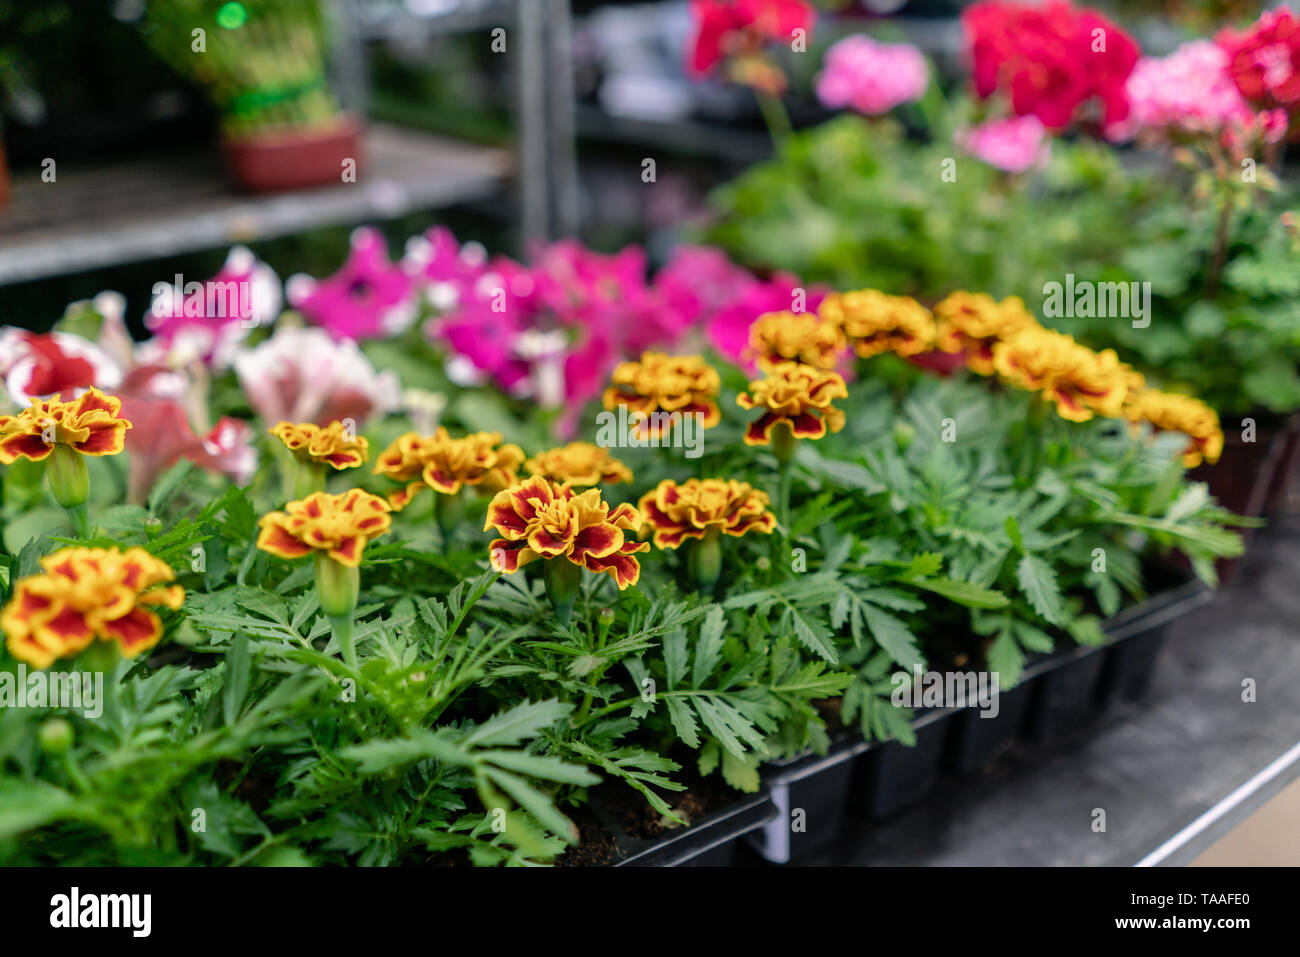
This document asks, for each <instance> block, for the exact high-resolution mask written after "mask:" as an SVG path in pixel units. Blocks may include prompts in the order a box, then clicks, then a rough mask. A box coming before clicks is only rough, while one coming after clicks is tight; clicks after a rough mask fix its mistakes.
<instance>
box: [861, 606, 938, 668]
mask: <svg viewBox="0 0 1300 957" xmlns="http://www.w3.org/2000/svg"><path fill="white" fill-rule="evenodd" d="M862 613H863V615H864V616H865V617H866V620H867V628H868V629H869V630H870V631H871V637H872V638H874V639H875V640H876V644H878V645H879V646H880V647H881V650H883V651H884V652H885V653H886V654H888V655H889V657H890V658H892V659H893V660H894V661H896V662H897V663H898V664H900V665H902V666H903V667H904V668H906V669H908V670H909V671H910V670H911V669H912V668H913V667H914V666H916V665H924V664H925V658H924V657H923V656H922V655H921V649H920V648H919V647H918V646H917V643H916V636H915V635H913V634H912V632H911V630H910V629H909V628H908V627H907V625H905V624H903V622H901V621H900V620H899V619H897V618H895V617H894V616H893V615H891V614H889V612H887V611H882V610H881V609H879V608H877V607H876V606H875V605H868V604H864V605H863V606H862Z"/></svg>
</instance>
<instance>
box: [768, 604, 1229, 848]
mask: <svg viewBox="0 0 1300 957" xmlns="http://www.w3.org/2000/svg"><path fill="white" fill-rule="evenodd" d="M1212 597H1213V592H1212V591H1211V590H1210V589H1209V588H1208V587H1206V586H1205V585H1204V584H1202V583H1201V582H1200V581H1190V582H1185V583H1183V584H1179V585H1177V586H1175V587H1173V588H1170V589H1168V590H1166V591H1163V592H1160V593H1158V594H1156V595H1154V596H1152V597H1151V598H1149V599H1147V600H1146V601H1144V602H1142V603H1140V604H1138V605H1135V606H1134V607H1132V608H1129V609H1127V610H1126V611H1124V612H1122V613H1120V614H1119V615H1116V616H1115V617H1114V618H1112V619H1109V620H1108V621H1107V622H1106V623H1105V624H1104V625H1103V630H1104V631H1105V632H1106V634H1107V636H1108V638H1109V640H1108V641H1107V642H1106V643H1105V644H1101V645H1096V646H1092V647H1075V648H1070V649H1068V650H1065V651H1061V652H1057V653H1055V654H1051V655H1046V656H1044V657H1042V658H1040V659H1038V660H1037V661H1035V662H1033V663H1031V664H1030V665H1029V667H1027V668H1026V669H1025V672H1024V674H1023V675H1022V678H1021V681H1020V683H1019V684H1017V685H1016V686H1015V687H1014V688H1010V689H1007V690H1005V691H1002V692H1000V693H999V696H998V702H999V707H998V714H997V715H996V716H995V717H991V718H985V717H981V716H980V714H981V712H980V708H979V706H978V705H977V704H974V703H972V704H970V705H967V706H964V707H952V708H944V709H935V710H932V711H928V712H924V713H922V714H920V715H918V716H917V718H916V719H915V720H914V722H913V726H914V727H915V729H916V735H917V741H916V744H915V745H914V746H913V747H910V748H909V747H904V746H903V745H901V744H899V743H898V742H897V741H886V742H865V741H863V740H861V739H860V738H858V737H857V735H856V733H854V732H845V733H843V734H841V735H839V736H837V737H836V738H835V739H834V741H833V743H832V746H831V749H830V751H829V753H827V754H826V755H817V754H804V755H800V756H797V757H794V758H790V759H787V760H784V761H777V762H772V763H771V764H769V765H768V766H767V767H766V770H765V771H764V776H763V780H764V786H765V788H766V789H767V793H768V794H769V795H770V797H771V802H772V805H773V807H774V811H773V816H772V818H771V819H770V820H769V822H768V823H767V824H766V825H765V826H764V827H763V828H762V829H761V830H757V829H755V830H754V831H753V832H752V833H751V834H750V835H749V837H748V838H747V839H746V840H747V842H748V843H750V844H751V845H752V846H753V847H754V848H755V850H757V851H758V852H759V853H760V854H761V855H762V856H763V857H764V858H765V859H767V860H769V861H772V862H774V863H782V864H784V863H790V862H797V861H798V860H799V859H800V858H802V857H805V856H807V855H810V854H813V853H815V852H816V851H819V850H822V849H824V848H825V847H827V846H828V845H829V844H831V843H832V842H833V841H834V840H835V839H836V838H837V837H838V835H839V832H840V827H841V822H842V820H843V816H844V812H845V809H846V808H847V807H849V806H852V807H853V808H854V809H855V810H856V811H857V812H859V813H860V814H863V815H865V816H867V817H869V818H873V819H882V818H887V817H890V816H891V815H894V814H896V813H898V812H899V811H902V810H904V809H905V808H907V807H909V806H911V805H913V804H915V803H917V802H918V801H920V800H921V799H922V798H924V796H925V795H926V793H927V792H928V791H929V790H930V789H931V787H933V785H934V784H935V782H936V781H937V780H938V778H939V775H940V773H941V772H942V770H943V769H944V768H945V767H946V768H948V769H951V770H954V771H957V772H958V773H964V774H968V773H971V772H973V771H975V770H978V769H979V768H981V767H984V766H986V765H987V764H988V763H990V762H991V761H992V760H993V759H994V758H996V757H997V755H998V754H999V753H1001V752H1002V751H1003V750H1005V749H1006V748H1007V747H1009V746H1010V745H1011V744H1012V743H1014V742H1015V741H1016V740H1018V739H1020V738H1021V737H1029V738H1031V739H1033V740H1038V741H1043V740H1048V739H1051V738H1054V737H1056V736H1058V735H1060V734H1064V733H1068V732H1069V731H1072V730H1075V729H1078V728H1079V727H1081V726H1082V725H1083V724H1084V723H1086V721H1087V720H1088V719H1089V718H1090V717H1092V716H1093V715H1094V714H1095V712H1096V711H1098V710H1099V709H1100V708H1103V707H1108V706H1109V705H1111V704H1113V703H1114V702H1116V701H1119V700H1123V699H1131V698H1134V697H1136V696H1138V695H1140V694H1141V693H1142V691H1144V690H1145V688H1146V686H1147V684H1149V682H1150V677H1151V672H1152V669H1153V668H1154V666H1155V662H1156V658H1157V655H1158V653H1159V651H1160V648H1161V646H1162V645H1163V643H1164V640H1165V637H1166V635H1167V633H1168V630H1169V627H1170V625H1172V624H1173V622H1174V621H1176V620H1177V619H1179V618H1181V617H1183V616H1185V615H1187V614H1189V613H1191V612H1192V611H1194V610H1195V609H1196V608H1198V607H1200V606H1201V605H1203V604H1205V603H1206V602H1208V601H1210V600H1211V598H1212ZM799 812H802V813H799Z"/></svg>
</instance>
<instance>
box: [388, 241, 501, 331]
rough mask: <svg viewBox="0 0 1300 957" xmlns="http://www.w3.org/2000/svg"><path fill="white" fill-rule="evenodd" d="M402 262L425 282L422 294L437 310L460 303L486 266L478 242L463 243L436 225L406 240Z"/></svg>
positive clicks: (447, 308)
mask: <svg viewBox="0 0 1300 957" xmlns="http://www.w3.org/2000/svg"><path fill="white" fill-rule="evenodd" d="M402 266H403V268H404V269H405V270H406V272H407V273H408V274H410V275H412V276H414V277H415V278H416V280H417V281H418V282H420V283H422V284H423V285H424V294H425V298H426V299H427V300H428V301H429V304H430V305H432V306H433V307H434V308H435V309H437V310H438V311H439V312H447V311H448V310H450V309H453V308H455V307H456V306H457V305H459V303H460V301H461V300H462V299H463V298H464V297H465V295H466V294H467V292H468V291H469V290H471V289H472V288H473V287H474V285H475V284H476V283H477V282H478V279H479V277H480V276H482V275H483V273H484V272H485V271H487V269H488V268H489V264H488V258H487V252H486V251H485V250H484V249H483V247H482V246H481V245H479V244H478V243H466V244H465V245H463V246H462V245H461V244H460V243H458V242H457V241H456V237H455V236H453V235H452V233H451V230H450V229H448V228H447V227H445V226H435V227H433V228H432V229H430V230H429V231H428V232H426V233H425V234H424V235H423V236H417V237H415V238H413V239H411V240H410V241H409V242H407V244H406V256H405V257H404V258H403V260H402Z"/></svg>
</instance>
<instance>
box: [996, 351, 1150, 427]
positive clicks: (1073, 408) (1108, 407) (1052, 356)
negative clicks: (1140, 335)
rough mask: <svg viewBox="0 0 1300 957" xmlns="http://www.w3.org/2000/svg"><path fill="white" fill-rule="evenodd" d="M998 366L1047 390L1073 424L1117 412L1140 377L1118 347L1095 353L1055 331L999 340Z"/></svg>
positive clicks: (1018, 381)
mask: <svg viewBox="0 0 1300 957" xmlns="http://www.w3.org/2000/svg"><path fill="white" fill-rule="evenodd" d="M993 366H994V368H995V369H996V370H997V372H998V375H1000V376H1001V377H1002V378H1003V379H1005V380H1006V381H1008V382H1010V383H1011V384H1012V385H1014V386H1017V387H1018V388H1021V389H1027V390H1029V391H1034V392H1042V394H1043V397H1044V398H1046V399H1047V400H1048V401H1050V402H1051V403H1053V404H1054V405H1055V406H1056V412H1057V414H1058V415H1060V416H1061V418H1063V419H1069V420H1070V421H1071V422H1086V421H1087V420H1088V419H1091V418H1092V417H1093V415H1094V414H1097V415H1104V416H1111V417H1114V416H1118V415H1119V414H1120V413H1121V411H1122V410H1123V407H1124V402H1125V400H1126V399H1127V398H1128V395H1129V389H1130V387H1131V386H1132V384H1133V383H1134V381H1135V380H1134V378H1133V376H1134V372H1133V370H1132V369H1131V368H1130V367H1129V366H1127V365H1125V364H1124V363H1123V362H1120V361H1119V357H1118V356H1116V355H1115V351H1114V350H1113V349H1106V350H1104V351H1103V352H1093V351H1092V350H1091V349H1089V348H1088V347H1087V346H1081V345H1079V343H1077V342H1075V341H1074V338H1073V337H1072V336H1067V335H1065V334H1063V333H1060V332H1053V331H1052V330H1050V329H1029V330H1026V331H1024V332H1021V333H1020V334H1019V335H1016V336H1013V337H1012V338H1010V339H1007V340H1006V341H1004V342H1000V343H998V344H997V346H995V347H994V350H993Z"/></svg>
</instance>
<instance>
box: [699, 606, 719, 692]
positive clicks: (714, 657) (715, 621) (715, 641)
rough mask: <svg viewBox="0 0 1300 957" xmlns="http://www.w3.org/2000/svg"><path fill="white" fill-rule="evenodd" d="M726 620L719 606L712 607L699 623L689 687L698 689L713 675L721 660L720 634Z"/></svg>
mask: <svg viewBox="0 0 1300 957" xmlns="http://www.w3.org/2000/svg"><path fill="white" fill-rule="evenodd" d="M725 626H726V618H725V616H724V612H723V610H722V606H721V605H712V606H710V607H709V612H708V614H707V615H705V616H704V621H703V622H701V623H700V637H699V640H698V641H697V642H696V643H695V667H694V668H693V669H692V670H691V686H692V687H695V688H698V687H700V686H701V685H703V684H704V682H705V679H707V678H708V677H709V675H710V674H712V673H713V669H714V668H715V667H716V666H717V664H718V661H719V660H720V659H721V658H722V642H723V638H722V632H723V629H724V627H725Z"/></svg>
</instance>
